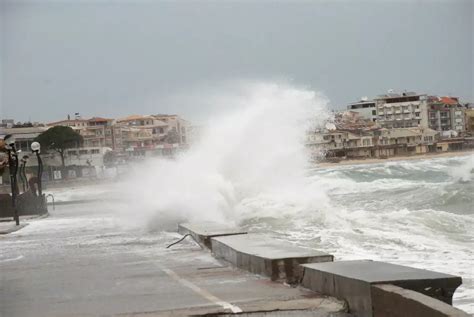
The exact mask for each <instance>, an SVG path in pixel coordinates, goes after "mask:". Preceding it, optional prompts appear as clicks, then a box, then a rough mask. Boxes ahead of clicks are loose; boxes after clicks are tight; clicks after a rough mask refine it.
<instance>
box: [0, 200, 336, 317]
mask: <svg viewBox="0 0 474 317" xmlns="http://www.w3.org/2000/svg"><path fill="white" fill-rule="evenodd" d="M180 237H181V236H180V235H178V234H177V233H159V232H155V233H149V232H144V231H141V230H137V229H136V228H131V227H130V228H128V229H125V227H124V226H123V222H122V221H119V219H117V215H116V214H115V211H114V208H113V206H111V205H100V206H99V205H98V204H97V203H86V204H75V205H63V206H58V207H57V208H56V210H55V211H54V212H52V213H51V216H50V217H48V218H44V219H35V220H31V221H30V222H29V225H28V226H27V227H25V228H23V229H22V230H19V231H17V232H14V233H11V234H8V235H3V236H0V250H1V251H0V252H1V253H0V316H1V317H28V316H48V317H49V316H111V315H121V316H140V315H146V316H168V315H173V316H186V315H190V314H194V315H206V314H217V313H239V312H249V313H252V314H253V313H257V312H259V313H261V312H271V311H280V312H281V311H284V312H286V313H287V315H288V316H289V315H295V316H296V315H298V314H297V312H298V311H299V312H300V313H301V310H305V311H306V312H308V313H309V314H310V315H308V316H336V315H337V316H342V315H343V314H341V313H337V312H339V311H341V310H343V309H344V305H343V303H341V302H339V301H336V300H334V299H331V298H325V297H320V296H318V295H317V294H315V293H312V292H310V291H307V290H305V289H301V288H291V287H289V286H286V285H283V284H278V283H272V282H270V281H269V280H268V279H266V278H263V277H260V276H257V275H254V274H250V273H246V272H243V271H240V270H237V269H235V268H232V267H231V266H229V265H227V264H225V263H223V262H219V261H218V260H216V259H214V258H213V257H212V256H211V254H210V253H209V252H208V251H205V250H202V249H201V248H200V247H199V246H198V245H197V244H195V243H194V242H193V241H187V240H184V241H183V242H182V243H180V244H178V245H176V246H174V247H173V248H170V249H166V246H167V245H169V244H170V243H172V242H174V241H176V240H177V239H179V238H180ZM334 313H335V314H334ZM306 315H307V314H306V313H305V316H306Z"/></svg>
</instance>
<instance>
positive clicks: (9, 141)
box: [3, 134, 20, 226]
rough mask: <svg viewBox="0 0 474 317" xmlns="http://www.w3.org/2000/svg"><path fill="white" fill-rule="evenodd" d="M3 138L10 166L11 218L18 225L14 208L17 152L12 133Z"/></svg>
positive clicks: (16, 212)
mask: <svg viewBox="0 0 474 317" xmlns="http://www.w3.org/2000/svg"><path fill="white" fill-rule="evenodd" d="M3 140H5V148H6V150H7V154H8V165H9V166H10V168H9V170H10V185H11V188H12V207H13V219H14V220H15V222H16V225H17V226H19V225H20V217H19V216H18V209H17V208H16V197H17V195H18V183H17V178H16V175H17V173H18V154H17V153H16V149H15V138H14V137H13V135H11V134H8V135H6V136H5V137H4V138H3Z"/></svg>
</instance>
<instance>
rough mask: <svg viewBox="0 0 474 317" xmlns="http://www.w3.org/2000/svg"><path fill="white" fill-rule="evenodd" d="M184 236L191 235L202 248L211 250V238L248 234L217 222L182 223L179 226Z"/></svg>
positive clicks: (179, 230)
mask: <svg viewBox="0 0 474 317" xmlns="http://www.w3.org/2000/svg"><path fill="white" fill-rule="evenodd" d="M178 232H179V233H180V234H182V235H185V234H190V235H191V236H192V237H193V238H194V240H196V241H197V242H198V243H199V244H200V245H201V246H203V247H206V248H208V249H210V248H211V238H213V237H220V236H228V235H236V234H247V231H245V230H242V229H240V228H236V227H233V226H229V225H225V224H220V223H216V222H199V223H182V224H179V225H178Z"/></svg>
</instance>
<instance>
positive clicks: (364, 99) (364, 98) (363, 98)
mask: <svg viewBox="0 0 474 317" xmlns="http://www.w3.org/2000/svg"><path fill="white" fill-rule="evenodd" d="M360 100H361V101H367V100H369V97H367V96H364V97H362V98H360Z"/></svg>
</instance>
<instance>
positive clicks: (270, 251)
mask: <svg viewBox="0 0 474 317" xmlns="http://www.w3.org/2000/svg"><path fill="white" fill-rule="evenodd" d="M211 246H212V252H213V253H214V254H215V255H216V257H218V258H222V259H224V260H226V261H228V262H230V263H232V264H233V265H235V266H236V267H238V268H240V269H243V270H247V271H249V272H252V273H256V274H261V275H265V276H268V277H270V278H271V279H272V280H273V281H276V280H284V281H286V282H287V283H290V284H293V283H297V282H299V281H300V279H301V277H302V275H303V274H302V273H303V269H302V268H301V267H300V264H302V263H315V262H328V261H333V260H334V257H333V256H332V255H330V254H327V253H324V252H320V251H317V250H314V249H305V248H301V247H298V246H295V245H293V244H291V243H289V242H284V241H279V240H274V239H271V238H269V237H268V236H265V235H261V234H246V235H234V236H223V237H215V238H212V239H211Z"/></svg>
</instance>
